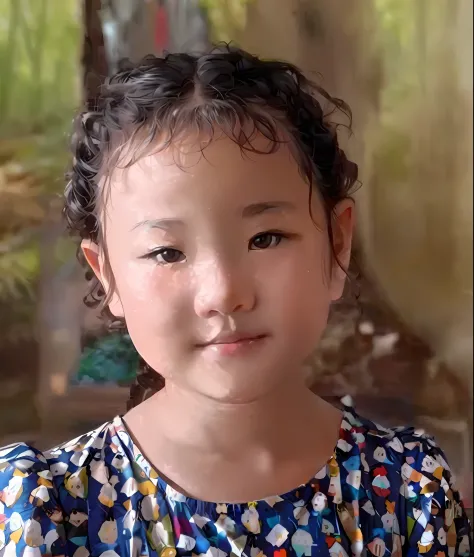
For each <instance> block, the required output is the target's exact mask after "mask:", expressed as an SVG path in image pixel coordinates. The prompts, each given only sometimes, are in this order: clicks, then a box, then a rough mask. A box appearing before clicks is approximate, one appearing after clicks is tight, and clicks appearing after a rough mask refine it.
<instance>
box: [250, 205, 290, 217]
mask: <svg viewBox="0 0 474 557" xmlns="http://www.w3.org/2000/svg"><path fill="white" fill-rule="evenodd" d="M295 209H296V207H295V206H294V205H293V204H292V203H290V202H288V201H268V202H263V203H252V205H247V207H245V208H244V210H243V211H242V216H243V217H244V218H247V217H254V216H256V215H261V214H262V213H266V212H268V211H285V210H290V211H292V210H295Z"/></svg>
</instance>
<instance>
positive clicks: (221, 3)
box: [201, 0, 253, 42]
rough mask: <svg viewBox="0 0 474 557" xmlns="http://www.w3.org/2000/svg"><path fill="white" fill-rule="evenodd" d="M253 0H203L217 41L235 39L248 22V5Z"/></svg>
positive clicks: (214, 38) (213, 38)
mask: <svg viewBox="0 0 474 557" xmlns="http://www.w3.org/2000/svg"><path fill="white" fill-rule="evenodd" d="M252 1H253V0H201V6H202V8H203V9H204V10H205V11H206V14H207V18H208V21H209V24H210V27H211V37H212V40H213V41H215V42H218V41H226V42H230V41H233V40H235V38H236V35H237V34H238V33H239V31H242V30H243V29H244V28H245V24H246V23H247V7H248V5H249V4H250V3H251V2H252Z"/></svg>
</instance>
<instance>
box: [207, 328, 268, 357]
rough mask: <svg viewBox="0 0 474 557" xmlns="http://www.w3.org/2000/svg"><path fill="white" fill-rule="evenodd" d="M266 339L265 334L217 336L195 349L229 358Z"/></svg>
mask: <svg viewBox="0 0 474 557" xmlns="http://www.w3.org/2000/svg"><path fill="white" fill-rule="evenodd" d="M267 337H268V335H266V334H257V335H255V334H247V333H234V334H229V335H218V336H217V337H216V338H214V339H212V340H211V341H209V342H205V343H202V344H198V345H197V348H200V349H202V350H204V351H206V352H207V351H210V352H212V353H214V354H218V355H220V356H230V355H233V354H236V353H240V352H242V351H245V350H247V349H249V348H251V347H252V348H253V347H254V346H255V345H259V344H261V342H262V341H264V340H265V339H266V338H267Z"/></svg>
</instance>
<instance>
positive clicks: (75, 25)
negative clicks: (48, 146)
mask: <svg viewBox="0 0 474 557" xmlns="http://www.w3.org/2000/svg"><path fill="white" fill-rule="evenodd" d="M80 44H81V25H80V19H79V10H78V2H77V1H76V0H0V75H1V76H2V79H1V81H0V125H1V128H0V134H1V135H3V136H5V135H12V134H15V135H18V134H22V133H26V132H29V131H42V132H45V131H46V128H47V127H48V126H49V125H50V124H51V123H53V124H57V123H58V122H61V121H64V119H66V120H67V119H70V117H71V114H72V110H73V109H74V108H75V107H76V106H77V104H78V101H79V96H78V95H79V87H78V85H79V82H78V75H80V74H79V72H78V71H77V70H78V62H79V46H80Z"/></svg>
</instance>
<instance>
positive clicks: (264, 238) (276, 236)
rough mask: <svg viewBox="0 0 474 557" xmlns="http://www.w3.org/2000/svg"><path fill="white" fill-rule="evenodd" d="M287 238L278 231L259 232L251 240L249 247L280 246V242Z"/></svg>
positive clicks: (265, 247) (266, 247)
mask: <svg viewBox="0 0 474 557" xmlns="http://www.w3.org/2000/svg"><path fill="white" fill-rule="evenodd" d="M283 238H285V236H284V235H283V234H280V233H278V232H263V233H262V234H257V236H254V237H253V238H252V239H251V240H250V242H249V249H255V250H257V249H268V248H274V247H276V246H278V244H279V243H280V242H281V241H282V240H283Z"/></svg>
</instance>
